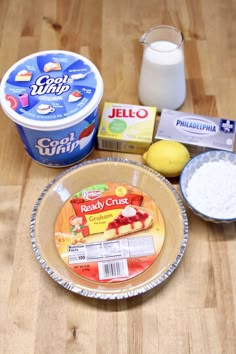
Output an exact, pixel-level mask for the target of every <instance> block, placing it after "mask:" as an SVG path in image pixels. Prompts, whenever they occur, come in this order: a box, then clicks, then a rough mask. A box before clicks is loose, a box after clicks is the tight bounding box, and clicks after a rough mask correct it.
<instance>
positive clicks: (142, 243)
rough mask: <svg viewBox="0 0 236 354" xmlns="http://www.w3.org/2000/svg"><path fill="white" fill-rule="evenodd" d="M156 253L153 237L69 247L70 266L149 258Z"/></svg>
mask: <svg viewBox="0 0 236 354" xmlns="http://www.w3.org/2000/svg"><path fill="white" fill-rule="evenodd" d="M154 253H155V248H154V243H153V238H152V236H144V237H133V238H125V239H120V240H112V241H104V242H94V243H90V244H82V245H77V246H68V262H69V264H78V263H84V262H96V261H99V260H103V261H108V260H111V259H120V258H130V257H141V256H148V255H152V254H154Z"/></svg>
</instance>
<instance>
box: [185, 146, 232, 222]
mask: <svg viewBox="0 0 236 354" xmlns="http://www.w3.org/2000/svg"><path fill="white" fill-rule="evenodd" d="M214 161H229V162H231V163H232V164H233V165H236V154H234V153H232V152H228V151H223V150H212V151H207V152H204V153H201V154H199V155H197V156H195V157H193V158H192V159H191V160H190V161H189V162H188V163H187V164H186V165H185V167H184V169H183V171H182V173H181V175H180V191H181V194H182V196H183V198H184V200H185V202H186V203H187V205H188V207H189V208H190V209H191V210H192V211H193V212H194V213H195V214H196V215H198V216H200V217H201V218H202V219H204V220H206V221H211V222H215V223H230V222H234V221H236V208H234V210H235V214H234V215H233V217H232V215H231V216H230V217H229V218H227V217H225V215H223V212H222V215H220V216H219V215H217V216H216V215H214V212H209V213H206V212H203V210H200V207H196V205H197V203H195V202H193V200H192V202H190V198H189V196H188V193H187V187H188V185H189V181H190V179H191V178H192V176H193V175H194V174H195V173H196V171H197V170H198V169H199V168H200V167H201V166H202V165H203V164H207V163H210V162H214ZM221 171H223V170H221ZM212 178H213V176H212ZM206 183H209V187H210V182H207V181H206V182H205V183H204V185H205V187H206V188H207V184H206ZM221 183H222V188H224V183H227V174H226V175H225V179H224V178H222V180H221ZM233 183H236V175H235V180H234V182H233ZM216 193H217V190H216ZM206 203H207V202H206ZM221 205H222V208H223V207H224V203H223V202H222V204H221Z"/></svg>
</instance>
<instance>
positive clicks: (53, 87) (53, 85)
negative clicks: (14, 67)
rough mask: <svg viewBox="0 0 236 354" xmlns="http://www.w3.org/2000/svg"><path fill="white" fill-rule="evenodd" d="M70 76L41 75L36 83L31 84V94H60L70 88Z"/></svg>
mask: <svg viewBox="0 0 236 354" xmlns="http://www.w3.org/2000/svg"><path fill="white" fill-rule="evenodd" d="M68 78H69V76H68V75H63V76H59V77H50V75H43V76H40V77H39V78H38V79H37V80H36V81H35V84H33V85H31V86H30V88H31V93H30V94H31V96H36V95H45V94H49V93H54V94H55V95H58V96H59V95H61V94H62V93H64V92H66V91H68V90H69V89H70V85H68Z"/></svg>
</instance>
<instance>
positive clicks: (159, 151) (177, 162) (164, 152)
mask: <svg viewBox="0 0 236 354" xmlns="http://www.w3.org/2000/svg"><path fill="white" fill-rule="evenodd" d="M143 159H144V161H145V163H146V164H147V165H148V166H149V167H151V168H153V169H154V170H156V171H157V172H159V173H161V174H162V175H163V176H165V177H178V176H179V175H180V173H181V171H182V169H183V168H184V166H185V165H186V163H187V162H188V161H189V159H190V154H189V151H188V149H187V148H186V147H185V146H184V145H183V144H181V143H179V142H177V141H171V140H160V141H157V142H156V143H153V144H152V145H151V146H150V147H149V149H148V150H147V151H146V152H145V153H144V155H143Z"/></svg>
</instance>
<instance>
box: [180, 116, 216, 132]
mask: <svg viewBox="0 0 236 354" xmlns="http://www.w3.org/2000/svg"><path fill="white" fill-rule="evenodd" d="M175 125H176V127H177V128H178V129H179V130H181V131H186V132H188V133H193V134H197V135H210V134H215V133H217V126H216V124H214V123H212V122H210V121H208V120H207V119H196V118H191V117H190V118H183V119H177V120H176V122H175Z"/></svg>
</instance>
